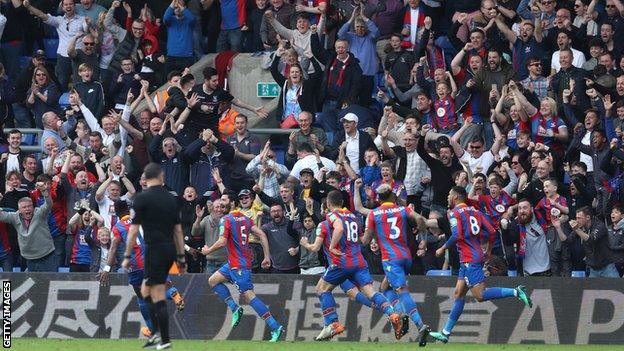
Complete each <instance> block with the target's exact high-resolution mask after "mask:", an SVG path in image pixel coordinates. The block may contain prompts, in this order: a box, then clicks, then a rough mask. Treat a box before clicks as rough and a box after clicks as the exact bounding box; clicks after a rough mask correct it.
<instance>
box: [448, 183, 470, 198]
mask: <svg viewBox="0 0 624 351" xmlns="http://www.w3.org/2000/svg"><path fill="white" fill-rule="evenodd" d="M451 191H452V192H454V193H455V194H457V196H458V197H459V198H460V199H461V200H462V201H466V199H467V198H468V193H467V192H466V189H465V188H464V187H461V186H457V185H456V186H454V187H452V188H451Z"/></svg>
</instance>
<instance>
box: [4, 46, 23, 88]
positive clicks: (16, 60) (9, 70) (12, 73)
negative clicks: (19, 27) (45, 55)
mask: <svg viewBox="0 0 624 351" xmlns="http://www.w3.org/2000/svg"><path fill="white" fill-rule="evenodd" d="M0 49H1V51H2V62H3V64H4V71H5V72H6V74H7V76H9V80H10V81H11V82H15V80H17V77H18V75H19V73H20V72H21V71H22V70H21V69H20V57H21V55H22V42H21V41H18V42H13V43H3V44H2V45H1V46H0Z"/></svg>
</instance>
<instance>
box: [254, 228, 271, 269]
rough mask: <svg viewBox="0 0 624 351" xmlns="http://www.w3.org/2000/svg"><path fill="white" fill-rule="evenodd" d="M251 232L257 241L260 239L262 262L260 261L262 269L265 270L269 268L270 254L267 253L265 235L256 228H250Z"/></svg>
mask: <svg viewBox="0 0 624 351" xmlns="http://www.w3.org/2000/svg"><path fill="white" fill-rule="evenodd" d="M251 232H252V233H254V234H256V236H257V237H258V239H260V244H261V245H262V251H264V260H262V264H261V265H262V268H264V269H267V268H269V267H271V253H270V252H269V240H268V239H267V236H266V234H265V233H264V231H262V229H260V228H258V227H257V226H255V225H254V226H253V227H251Z"/></svg>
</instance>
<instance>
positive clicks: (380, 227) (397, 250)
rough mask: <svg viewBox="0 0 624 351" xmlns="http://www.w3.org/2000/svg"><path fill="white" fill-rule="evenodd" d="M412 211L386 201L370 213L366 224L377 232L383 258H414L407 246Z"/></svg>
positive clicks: (389, 259) (388, 259)
mask: <svg viewBox="0 0 624 351" xmlns="http://www.w3.org/2000/svg"><path fill="white" fill-rule="evenodd" d="M411 212H412V209H411V208H409V207H403V206H397V205H395V204H394V203H392V202H384V203H382V204H381V206H379V207H377V208H376V209H374V210H372V211H371V212H369V213H368V217H367V219H366V222H367V224H366V225H367V228H368V229H370V230H373V231H374V232H375V233H377V243H378V244H379V250H381V259H382V260H384V261H395V260H403V259H410V260H411V259H412V254H411V253H410V250H409V247H408V246H407V236H408V235H409V234H410V233H411V230H410V228H409V223H408V216H409V214H410V213H411Z"/></svg>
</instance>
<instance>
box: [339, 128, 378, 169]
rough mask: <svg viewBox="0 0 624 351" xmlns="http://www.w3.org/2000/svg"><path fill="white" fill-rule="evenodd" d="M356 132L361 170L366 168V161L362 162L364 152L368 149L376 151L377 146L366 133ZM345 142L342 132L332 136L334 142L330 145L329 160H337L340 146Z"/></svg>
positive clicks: (344, 135)
mask: <svg viewBox="0 0 624 351" xmlns="http://www.w3.org/2000/svg"><path fill="white" fill-rule="evenodd" d="M357 132H358V134H359V138H358V141H359V151H360V158H359V165H360V168H362V167H364V166H366V161H365V160H364V153H365V152H366V150H368V149H374V150H377V146H376V145H375V142H374V141H373V138H371V136H370V135H369V134H368V133H366V132H363V131H361V130H358V131H357ZM345 140H346V134H345V132H344V131H343V132H338V133H336V134H335V135H334V142H333V143H332V146H331V151H330V152H331V155H330V156H329V158H330V159H332V160H336V159H337V158H338V152H339V149H340V144H342V143H343V142H344V141H345Z"/></svg>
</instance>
